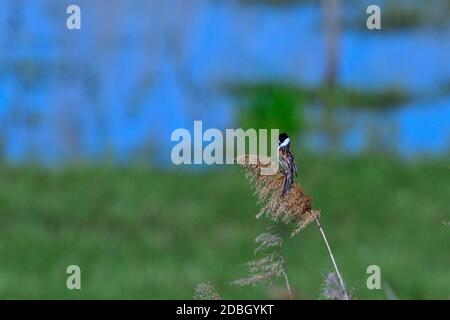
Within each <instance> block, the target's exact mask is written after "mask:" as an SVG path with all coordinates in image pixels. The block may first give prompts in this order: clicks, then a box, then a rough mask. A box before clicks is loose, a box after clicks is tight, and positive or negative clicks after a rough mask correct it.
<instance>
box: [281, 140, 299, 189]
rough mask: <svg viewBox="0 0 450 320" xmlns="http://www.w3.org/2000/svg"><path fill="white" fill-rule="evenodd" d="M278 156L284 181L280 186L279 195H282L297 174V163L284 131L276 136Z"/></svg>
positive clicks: (290, 185)
mask: <svg viewBox="0 0 450 320" xmlns="http://www.w3.org/2000/svg"><path fill="white" fill-rule="evenodd" d="M278 156H279V161H280V170H281V172H282V173H283V174H284V182H283V186H282V188H281V195H282V196H284V195H285V194H286V193H287V192H288V191H289V190H290V189H291V187H292V185H293V183H294V175H295V176H297V165H296V164H295V157H294V154H293V153H292V151H291V140H290V139H289V137H288V135H287V134H286V133H281V134H280V135H279V136H278Z"/></svg>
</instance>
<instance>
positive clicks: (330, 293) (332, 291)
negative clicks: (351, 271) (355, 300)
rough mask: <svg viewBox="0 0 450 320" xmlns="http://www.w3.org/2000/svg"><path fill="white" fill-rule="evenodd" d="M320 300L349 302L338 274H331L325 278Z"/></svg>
mask: <svg viewBox="0 0 450 320" xmlns="http://www.w3.org/2000/svg"><path fill="white" fill-rule="evenodd" d="M320 298H321V299H325V300H348V299H349V297H348V296H347V293H346V292H345V291H344V290H343V289H342V287H341V284H340V281H339V277H338V276H337V274H336V272H330V273H329V274H328V275H327V276H326V277H324V282H323V284H322V288H321V292H320Z"/></svg>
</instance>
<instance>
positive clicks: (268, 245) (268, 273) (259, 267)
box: [229, 227, 292, 299]
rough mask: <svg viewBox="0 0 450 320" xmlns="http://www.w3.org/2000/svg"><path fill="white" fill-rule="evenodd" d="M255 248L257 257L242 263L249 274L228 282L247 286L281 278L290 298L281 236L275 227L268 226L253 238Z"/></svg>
mask: <svg viewBox="0 0 450 320" xmlns="http://www.w3.org/2000/svg"><path fill="white" fill-rule="evenodd" d="M255 242H256V244H257V248H256V249H255V255H258V256H259V257H258V258H256V259H255V260H253V261H250V262H247V263H246V264H244V265H245V266H246V267H247V268H248V270H249V273H250V275H249V276H248V277H245V278H241V279H238V280H235V281H232V282H230V283H229V284H231V285H238V286H247V285H253V286H255V285H257V284H260V283H265V284H272V282H273V281H274V280H276V279H278V278H283V279H284V281H285V284H286V289H287V291H288V294H289V297H290V298H291V299H292V292H291V287H290V285H289V280H288V277H287V270H286V262H285V259H284V256H283V254H282V252H281V249H282V246H283V238H282V237H281V235H280V234H279V233H278V232H277V230H276V229H275V228H270V227H269V228H268V232H265V233H262V234H260V235H259V236H257V237H256V238H255Z"/></svg>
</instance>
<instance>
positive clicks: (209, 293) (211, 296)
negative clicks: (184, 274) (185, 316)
mask: <svg viewBox="0 0 450 320" xmlns="http://www.w3.org/2000/svg"><path fill="white" fill-rule="evenodd" d="M194 299H195V300H222V298H221V297H220V295H219V293H217V290H216V288H214V286H213V284H212V283H211V282H209V281H206V282H202V283H199V284H198V285H197V287H196V288H195V291H194Z"/></svg>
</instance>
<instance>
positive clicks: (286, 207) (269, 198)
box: [238, 155, 320, 236]
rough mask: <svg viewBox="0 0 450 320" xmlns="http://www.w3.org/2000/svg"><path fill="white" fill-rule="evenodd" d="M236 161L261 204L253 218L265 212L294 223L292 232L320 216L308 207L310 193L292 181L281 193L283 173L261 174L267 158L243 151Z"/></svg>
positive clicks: (267, 164) (267, 163) (310, 203)
mask: <svg viewBox="0 0 450 320" xmlns="http://www.w3.org/2000/svg"><path fill="white" fill-rule="evenodd" d="M255 159H257V160H255ZM238 163H240V164H241V165H242V166H243V167H244V169H245V175H246V177H247V178H248V180H249V182H250V185H252V187H253V188H254V190H255V195H256V197H257V199H258V203H259V204H260V206H261V209H260V211H259V213H258V214H257V216H256V217H257V218H259V217H261V216H262V215H266V216H268V217H269V218H271V219H272V220H274V221H276V222H279V221H281V222H284V223H287V224H289V223H294V224H296V225H297V228H296V229H295V230H294V232H293V233H292V236H293V235H295V234H296V233H298V232H300V231H301V230H302V229H304V228H305V227H306V226H307V225H308V224H310V223H311V222H312V221H314V219H318V218H319V217H320V211H318V210H313V209H312V199H311V197H310V196H309V195H307V194H306V192H305V190H304V189H303V188H302V187H301V186H300V185H299V184H298V183H294V184H293V186H292V188H291V189H290V190H289V191H288V192H287V193H286V194H285V195H284V196H282V195H281V188H282V185H283V181H284V175H283V173H281V172H279V171H278V172H275V173H274V174H272V175H262V174H261V169H262V168H268V167H269V166H270V159H269V158H267V157H261V156H258V157H257V158H256V156H254V155H246V156H243V158H241V159H239V161H238Z"/></svg>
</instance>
